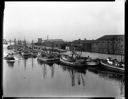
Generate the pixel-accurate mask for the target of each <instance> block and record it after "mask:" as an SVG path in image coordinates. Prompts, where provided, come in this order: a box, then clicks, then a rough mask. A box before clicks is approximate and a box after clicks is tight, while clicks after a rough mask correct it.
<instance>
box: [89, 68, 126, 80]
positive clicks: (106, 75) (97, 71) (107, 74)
mask: <svg viewBox="0 0 128 99" xmlns="http://www.w3.org/2000/svg"><path fill="white" fill-rule="evenodd" d="M88 70H89V71H90V72H93V73H95V74H97V75H99V76H100V77H103V78H104V79H108V80H109V79H111V80H117V81H121V80H123V81H124V74H122V73H117V72H111V71H107V70H105V69H101V68H92V67H91V68H90V67H88Z"/></svg>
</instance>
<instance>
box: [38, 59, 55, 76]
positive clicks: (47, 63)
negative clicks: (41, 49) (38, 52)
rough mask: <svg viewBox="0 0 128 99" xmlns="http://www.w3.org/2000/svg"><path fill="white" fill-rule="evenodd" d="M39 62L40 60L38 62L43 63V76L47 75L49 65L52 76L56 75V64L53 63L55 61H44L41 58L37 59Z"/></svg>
mask: <svg viewBox="0 0 128 99" xmlns="http://www.w3.org/2000/svg"><path fill="white" fill-rule="evenodd" d="M37 62H38V64H40V65H41V68H42V72H43V78H45V77H46V75H47V67H48V66H49V67H50V71H51V78H53V77H54V70H55V68H54V65H53V64H54V63H51V62H50V63H49V62H42V61H40V60H37Z"/></svg>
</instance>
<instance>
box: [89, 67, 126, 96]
mask: <svg viewBox="0 0 128 99" xmlns="http://www.w3.org/2000/svg"><path fill="white" fill-rule="evenodd" d="M88 70H89V71H90V72H93V73H95V74H97V75H99V77H102V78H104V79H107V80H115V81H119V82H120V83H119V84H120V85H119V86H120V96H123V97H124V89H125V75H124V74H121V73H117V72H110V71H105V70H102V69H98V68H88Z"/></svg>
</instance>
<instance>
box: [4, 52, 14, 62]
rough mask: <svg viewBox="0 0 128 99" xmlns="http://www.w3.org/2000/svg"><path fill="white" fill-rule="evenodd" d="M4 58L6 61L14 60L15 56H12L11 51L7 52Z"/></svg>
mask: <svg viewBox="0 0 128 99" xmlns="http://www.w3.org/2000/svg"><path fill="white" fill-rule="evenodd" d="M4 59H6V60H7V62H15V58H14V56H13V53H9V54H8V55H7V56H6V57H4Z"/></svg>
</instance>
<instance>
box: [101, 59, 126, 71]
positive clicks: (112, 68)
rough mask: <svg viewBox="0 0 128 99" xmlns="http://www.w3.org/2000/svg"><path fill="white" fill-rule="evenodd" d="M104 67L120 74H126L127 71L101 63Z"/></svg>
mask: <svg viewBox="0 0 128 99" xmlns="http://www.w3.org/2000/svg"><path fill="white" fill-rule="evenodd" d="M100 63H101V65H102V67H104V68H107V69H110V70H115V71H119V72H124V71H125V69H124V68H120V67H116V66H112V65H109V64H106V63H104V62H103V61H101V62H100Z"/></svg>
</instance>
